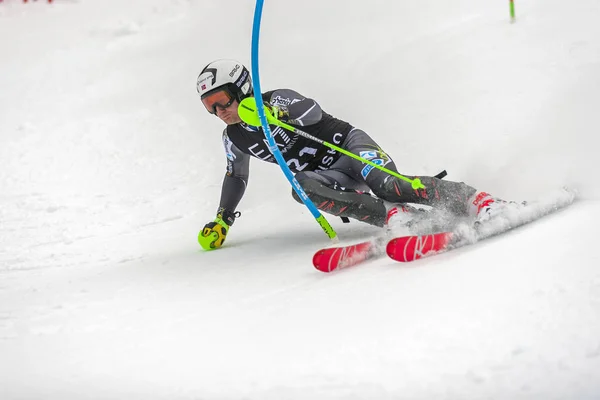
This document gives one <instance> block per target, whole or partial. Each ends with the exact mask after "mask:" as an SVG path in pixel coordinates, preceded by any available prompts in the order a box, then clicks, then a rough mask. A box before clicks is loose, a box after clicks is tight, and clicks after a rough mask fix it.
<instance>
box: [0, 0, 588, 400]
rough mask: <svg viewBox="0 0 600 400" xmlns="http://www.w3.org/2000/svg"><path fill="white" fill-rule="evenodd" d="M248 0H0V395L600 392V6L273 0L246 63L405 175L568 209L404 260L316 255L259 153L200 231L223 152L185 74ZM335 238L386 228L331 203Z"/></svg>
mask: <svg viewBox="0 0 600 400" xmlns="http://www.w3.org/2000/svg"><path fill="white" fill-rule="evenodd" d="M253 11H254V3H253V2H252V1H246V0H230V1H208V0H204V1H200V0H130V1H127V2H124V1H117V0H88V1H77V0H70V1H69V0H55V1H54V2H53V4H52V5H48V4H47V3H45V2H42V1H38V2H28V3H27V4H23V3H22V2H20V1H17V0H5V1H3V2H1V3H0V37H2V40H1V41H0V59H1V63H0V161H1V167H0V377H2V378H0V398H2V399H11V400H12V399H78V400H79V399H124V398H128V399H144V400H147V399H169V400H173V399H257V400H259V399H260V400H265V399H273V400H275V399H378V400H385V399H400V398H402V399H492V398H496V399H598V398H600V257H599V256H598V251H597V249H596V245H597V237H598V235H599V234H600V228H599V227H598V221H600V204H599V201H598V200H599V198H600V183H599V182H600V180H599V179H598V177H597V176H596V175H597V172H598V171H597V168H598V165H599V164H598V158H597V144H598V134H599V133H600V114H599V113H598V110H599V108H600V90H599V89H600V25H599V24H598V21H599V20H600V3H599V2H598V1H597V0H578V1H572V2H565V1H559V0H529V1H520V0H517V1H516V11H517V21H516V22H515V23H510V18H509V12H508V1H495V2H489V1H488V2H484V1H479V0H459V1H454V2H447V1H441V0H422V1H418V2H415V1H407V0H397V1H383V0H371V1H369V2H360V1H355V0H329V1H322V0H303V1H301V2H298V1H289V0H278V1H267V2H266V4H265V9H264V20H263V26H262V36H261V47H260V60H261V67H260V68H261V76H262V78H263V82H262V86H263V88H264V89H265V90H267V89H274V88H280V87H289V88H293V89H296V90H297V91H299V92H300V93H302V94H304V95H306V96H309V97H313V98H315V99H317V101H318V102H319V103H320V104H321V106H322V107H323V108H324V109H325V110H326V111H328V112H329V113H331V114H333V115H335V116H337V117H339V118H341V119H345V120H348V121H350V122H351V123H352V124H353V125H354V126H357V127H360V128H362V129H364V130H365V131H367V132H369V133H370V134H371V135H373V136H374V137H375V138H376V140H377V141H378V142H379V144H380V145H381V146H382V147H383V148H384V149H385V150H387V151H388V152H389V153H390V154H391V156H392V157H393V158H394V159H395V161H396V164H397V165H398V168H399V169H400V171H401V172H402V173H405V174H435V173H437V172H439V171H440V170H441V169H447V170H448V172H449V176H448V179H452V180H458V181H464V182H467V183H469V184H470V185H472V186H475V187H477V188H480V189H482V190H487V191H489V192H491V193H493V194H496V195H497V196H500V197H503V198H505V199H510V200H523V199H528V200H532V199H544V198H547V197H546V196H548V193H551V192H552V191H554V190H555V189H557V188H560V187H562V186H569V187H571V188H573V189H576V190H578V191H579V193H580V195H579V198H578V200H577V201H576V202H575V203H574V204H573V205H572V206H571V207H569V208H567V209H565V210H562V211H560V212H558V213H555V214H553V215H551V216H548V217H546V218H544V219H541V220H539V221H537V222H534V223H532V224H529V225H527V226H524V227H522V228H520V229H517V230H515V231H512V232H510V233H507V234H504V235H501V236H499V237H496V238H493V239H489V240H487V241H484V242H480V243H477V244H476V245H474V246H469V247H465V248H461V249H458V250H456V251H453V252H450V253H447V254H444V255H440V256H437V257H433V258H429V259H425V260H421V261H419V262H417V263H414V264H413V265H411V266H410V267H406V266H402V265H399V264H396V263H394V262H391V261H390V260H388V259H380V260H376V261H374V262H371V263H369V264H366V265H363V266H360V267H355V268H351V269H347V270H343V271H340V272H339V273H336V274H331V275H326V274H322V273H320V272H318V271H316V270H315V269H314V268H312V266H311V257H312V254H313V253H314V252H315V251H316V250H317V249H318V248H320V247H323V246H327V245H328V242H327V239H326V237H325V235H324V234H323V233H322V231H321V230H320V228H319V227H318V225H317V224H316V223H315V221H314V220H313V218H312V216H311V215H310V213H308V212H307V210H306V209H305V208H304V207H303V206H301V205H299V204H297V203H296V202H295V201H294V200H293V199H292V198H291V196H290V193H291V189H290V187H289V184H288V183H287V181H286V180H285V178H284V177H283V175H282V173H281V171H280V170H279V169H278V168H277V166H275V165H270V164H264V163H260V162H256V160H254V161H253V162H252V163H251V164H252V165H251V176H250V183H249V187H248V190H247V194H246V196H245V197H244V199H243V200H242V203H241V204H240V207H239V210H240V211H241V212H242V214H243V215H242V217H241V218H239V220H238V221H236V223H235V225H234V226H233V227H232V229H231V230H230V234H229V237H228V238H227V241H226V244H225V247H224V248H223V249H221V250H218V251H214V252H208V253H205V252H202V251H201V250H200V248H199V246H198V244H197V242H196V235H197V233H198V231H199V230H200V229H201V227H202V226H203V225H204V224H205V223H206V222H208V221H210V220H212V219H213V218H214V214H215V211H216V208H217V205H218V199H219V193H220V186H221V181H222V177H223V175H224V172H225V156H224V154H223V150H222V145H221V140H220V136H221V131H222V129H223V125H222V123H221V122H220V121H219V120H217V119H216V118H214V117H212V116H211V115H209V114H208V113H206V112H205V110H204V108H203V107H202V105H201V103H200V101H199V99H198V98H197V94H196V89H195V83H196V77H197V75H198V73H199V72H200V70H201V68H202V67H203V66H204V65H205V64H207V63H208V62H210V61H211V60H213V59H216V58H237V59H239V60H241V61H243V62H245V63H246V64H249V62H250V34H251V24H252V16H253ZM329 219H330V221H331V222H332V224H333V225H334V227H335V228H336V229H337V231H338V233H339V235H340V237H341V238H342V239H343V240H344V242H352V241H356V240H359V239H362V238H364V237H367V236H371V235H375V234H376V233H377V230H376V229H374V228H372V227H369V226H366V225H361V224H360V223H357V222H353V223H351V224H348V225H345V224H342V223H341V221H339V219H335V218H329Z"/></svg>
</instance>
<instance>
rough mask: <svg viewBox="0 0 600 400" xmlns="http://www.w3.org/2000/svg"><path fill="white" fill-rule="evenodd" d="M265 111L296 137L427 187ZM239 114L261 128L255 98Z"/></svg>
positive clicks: (270, 119)
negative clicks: (301, 137) (298, 136)
mask: <svg viewBox="0 0 600 400" xmlns="http://www.w3.org/2000/svg"><path fill="white" fill-rule="evenodd" d="M265 111H266V112H265V113H266V117H267V121H268V122H269V124H272V125H277V126H280V127H282V128H284V129H287V130H288V131H291V132H293V133H295V134H296V135H300V136H303V137H305V138H307V139H309V140H312V141H315V142H317V143H320V144H322V145H323V146H326V147H329V148H330V149H333V150H335V151H337V152H339V153H342V154H344V155H346V156H348V157H351V158H354V159H355V160H358V161H360V162H362V163H365V164H368V165H371V166H373V167H375V168H377V169H379V170H381V171H383V172H385V173H386V174H388V175H391V176H394V177H396V178H398V179H402V180H403V181H406V182H408V183H410V184H411V186H412V188H413V189H415V190H417V189H425V186H423V184H422V183H421V180H420V179H419V178H415V179H410V178H407V177H406V176H403V175H400V174H399V173H397V172H395V171H392V170H390V169H387V168H385V167H382V166H381V165H378V164H375V163H374V162H372V161H370V160H367V159H365V158H363V157H361V156H358V155H356V154H354V153H351V152H349V151H348V150H346V149H342V148H341V147H339V146H336V145H334V144H331V143H329V142H326V141H325V140H322V139H319V138H318V137H315V136H313V135H311V134H309V133H306V132H304V131H301V130H300V129H298V128H296V127H293V126H291V125H289V124H286V123H285V122H281V121H279V120H278V119H277V118H275V117H274V116H273V115H272V114H271V113H270V112H268V110H267V109H265ZM238 114H239V116H240V118H241V119H242V121H244V122H245V123H247V124H248V125H251V126H261V123H260V119H259V117H258V112H257V110H256V102H255V100H254V98H253V97H247V98H245V99H243V100H242V101H241V103H240V105H239V107H238Z"/></svg>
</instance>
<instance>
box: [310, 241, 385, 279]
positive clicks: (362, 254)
mask: <svg viewBox="0 0 600 400" xmlns="http://www.w3.org/2000/svg"><path fill="white" fill-rule="evenodd" d="M376 249H377V240H369V241H366V242H361V243H357V244H352V245H349V246H341V247H329V248H326V249H321V250H319V251H317V252H316V253H315V255H314V256H313V265H314V266H315V268H316V269H318V270H319V271H322V272H331V271H335V270H337V269H342V268H347V267H350V266H352V265H356V264H359V263H361V262H363V261H366V260H368V259H369V258H371V257H373V256H374V255H375V254H376V253H377V251H376Z"/></svg>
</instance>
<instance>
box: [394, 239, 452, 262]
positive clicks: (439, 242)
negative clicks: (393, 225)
mask: <svg viewBox="0 0 600 400" xmlns="http://www.w3.org/2000/svg"><path fill="white" fill-rule="evenodd" d="M453 236H454V234H453V233H452V232H440V233H432V234H430V235H415V236H403V237H397V238H394V239H392V240H390V241H389V242H388V244H387V246H386V249H385V250H386V253H387V255H388V256H390V258H391V259H393V260H396V261H401V262H409V261H414V260H418V259H420V258H423V257H426V256H428V255H433V254H437V253H441V252H443V251H445V250H447V249H448V245H449V244H451V243H452V238H453Z"/></svg>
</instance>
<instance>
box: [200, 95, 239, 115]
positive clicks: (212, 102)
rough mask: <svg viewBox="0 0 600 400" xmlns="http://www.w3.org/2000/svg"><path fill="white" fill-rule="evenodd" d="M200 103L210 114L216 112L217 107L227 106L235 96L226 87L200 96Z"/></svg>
mask: <svg viewBox="0 0 600 400" xmlns="http://www.w3.org/2000/svg"><path fill="white" fill-rule="evenodd" d="M201 100H202V104H204V107H206V110H207V111H208V112H209V113H211V114H216V113H217V107H219V108H227V107H229V106H230V105H232V104H233V102H234V101H235V97H234V96H232V95H231V93H229V91H228V90H226V89H218V90H216V91H214V92H212V93H211V92H209V93H207V94H205V95H203V96H202V97H201Z"/></svg>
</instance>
